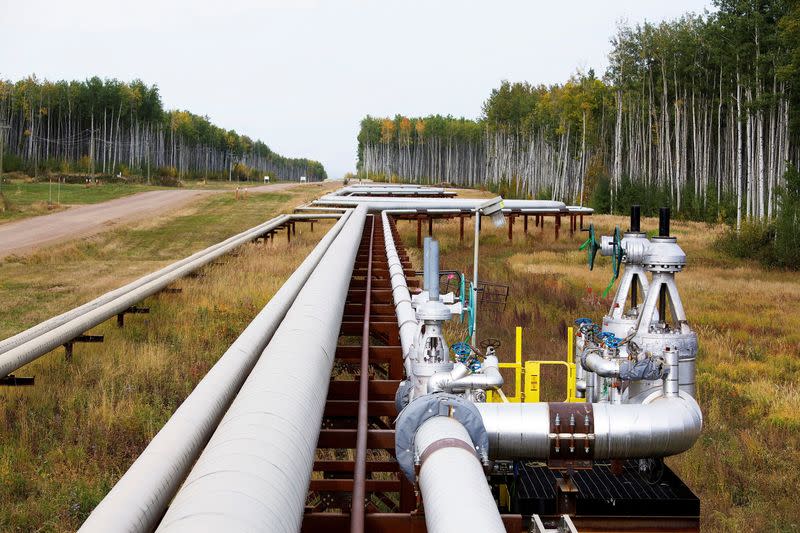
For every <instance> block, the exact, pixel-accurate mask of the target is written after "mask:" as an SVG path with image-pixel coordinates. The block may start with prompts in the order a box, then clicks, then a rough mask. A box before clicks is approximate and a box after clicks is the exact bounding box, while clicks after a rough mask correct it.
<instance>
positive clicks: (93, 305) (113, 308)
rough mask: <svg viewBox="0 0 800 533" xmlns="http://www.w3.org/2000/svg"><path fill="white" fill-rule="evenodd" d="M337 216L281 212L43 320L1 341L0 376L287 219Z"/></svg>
mask: <svg viewBox="0 0 800 533" xmlns="http://www.w3.org/2000/svg"><path fill="white" fill-rule="evenodd" d="M339 216H341V215H302V214H301V215H281V216H279V217H276V218H274V219H272V220H270V221H268V222H266V223H264V224H261V225H259V226H256V228H253V229H252V230H248V231H246V232H243V233H240V234H238V235H235V236H234V237H231V238H230V239H227V240H226V241H223V243H220V244H219V245H214V246H212V247H210V248H207V249H206V250H204V251H202V252H198V253H196V254H194V255H192V256H190V257H189V258H187V259H184V260H181V261H178V262H177V263H175V264H173V265H170V266H168V267H165V268H164V269H161V270H159V271H158V272H155V273H153V274H150V275H147V276H144V277H143V278H141V279H139V280H137V281H134V282H132V283H129V284H128V285H125V286H124V287H121V288H119V289H116V290H114V291H111V292H109V293H106V294H105V295H103V296H100V297H99V298H96V299H95V300H92V301H91V302H88V303H86V304H84V305H82V306H80V307H78V308H76V309H73V310H71V311H68V312H66V313H64V314H62V315H59V316H57V317H54V318H52V319H50V320H47V321H45V322H43V323H41V324H39V325H37V326H34V327H33V328H30V329H28V330H26V331H23V332H21V333H19V334H17V335H15V336H13V337H10V338H9V339H6V341H4V347H5V349H6V351H5V352H4V353H1V354H0V376H6V375H8V374H10V373H12V372H14V371H15V370H17V369H19V368H20V367H22V366H24V365H26V364H28V363H30V362H31V361H33V360H35V359H37V358H38V357H41V356H42V355H44V354H46V353H48V352H49V351H51V350H53V349H54V348H57V347H58V346H61V345H62V344H64V343H66V342H68V341H70V340H72V339H74V338H75V337H77V336H78V335H81V334H83V333H85V332H86V331H88V330H89V329H91V328H93V327H95V326H97V325H98V324H100V323H102V322H104V321H106V320H108V319H109V318H111V317H113V316H114V315H116V314H118V313H121V312H123V311H125V310H126V309H128V308H130V307H131V306H132V305H134V304H136V303H138V302H140V301H142V300H144V299H145V298H147V297H148V296H152V295H153V294H155V293H157V292H159V291H160V290H162V289H164V288H165V287H166V286H168V285H169V284H170V283H172V282H174V281H175V280H178V279H180V278H182V277H184V276H186V275H187V274H189V273H190V272H193V271H195V270H197V269H199V268H201V267H203V266H205V265H207V264H209V263H210V262H212V261H214V260H215V259H217V258H218V257H220V256H222V255H224V254H226V253H228V252H230V251H231V250H233V249H234V248H236V247H238V246H241V245H242V244H245V243H247V242H249V241H251V240H253V239H254V238H256V237H257V236H259V235H262V234H264V233H266V232H268V231H270V230H273V229H275V228H277V227H278V226H281V225H282V224H285V223H286V222H289V221H291V220H304V219H318V218H338V217H339Z"/></svg>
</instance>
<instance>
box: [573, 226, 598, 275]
mask: <svg viewBox="0 0 800 533" xmlns="http://www.w3.org/2000/svg"><path fill="white" fill-rule="evenodd" d="M599 249H600V244H599V243H598V242H597V238H596V237H595V232H594V224H589V238H588V239H586V242H584V243H583V244H581V246H580V248H578V250H586V255H587V262H588V263H589V270H594V258H595V256H596V255H597V251H598V250H599Z"/></svg>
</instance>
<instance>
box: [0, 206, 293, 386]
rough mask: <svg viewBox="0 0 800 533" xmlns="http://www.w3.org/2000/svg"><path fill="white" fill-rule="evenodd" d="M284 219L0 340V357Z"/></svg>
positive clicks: (245, 233)
mask: <svg viewBox="0 0 800 533" xmlns="http://www.w3.org/2000/svg"><path fill="white" fill-rule="evenodd" d="M286 218H287V215H280V216H278V217H275V218H273V219H272V220H268V221H267V222H265V223H263V224H260V225H259V226H256V227H255V228H251V229H249V230H247V231H244V232H242V233H239V234H238V235H234V236H233V237H230V238H228V239H226V240H224V241H222V242H220V243H217V244H215V245H213V246H209V247H208V248H206V249H205V250H200V251H199V252H197V253H195V254H192V255H190V256H189V257H187V258H185V259H182V260H180V261H177V262H175V263H172V264H171V265H167V266H165V267H164V268H162V269H160V270H157V271H156V272H153V273H152V274H148V275H146V276H143V277H141V278H139V279H137V280H135V281H132V282H130V283H128V284H127V285H124V286H122V287H120V288H118V289H115V290H113V291H110V292H107V293H105V294H103V295H102V296H99V297H97V298H95V299H94V300H92V301H90V302H87V303H85V304H83V305H81V306H79V307H76V308H74V309H71V310H69V311H67V312H66V313H63V314H60V315H58V316H55V317H53V318H50V319H48V320H45V321H44V322H41V323H39V324H37V325H35V326H33V327H31V328H29V329H26V330H25V331H22V332H20V333H17V334H16V335H14V336H12V337H9V338H7V339H5V340H2V341H0V354H2V353H5V352H7V351H9V350H10V349H12V348H16V347H17V346H20V345H21V344H24V343H26V342H28V341H30V340H31V339H34V338H36V337H38V336H40V335H42V334H44V333H46V332H48V331H50V330H52V329H55V328H57V327H58V326H60V325H62V324H65V323H66V322H69V321H70V320H72V319H74V318H76V317H79V316H81V315H83V314H85V313H87V312H89V311H92V310H93V309H96V308H98V307H100V306H101V305H103V304H105V303H108V302H110V301H112V300H114V299H115V298H119V297H120V296H122V295H124V294H127V293H128V292H130V291H132V290H134V289H136V288H138V287H141V286H142V285H144V284H146V283H148V282H150V281H153V280H155V279H159V278H161V277H163V276H165V275H167V274H169V273H170V272H172V271H174V270H175V269H177V268H180V267H181V266H183V265H185V264H187V263H191V262H192V261H194V260H196V259H198V258H201V257H204V256H206V255H209V254H213V253H214V252H215V251H217V250H219V249H220V248H222V247H226V246H227V245H229V244H231V243H233V242H234V241H238V240H239V239H242V238H243V237H244V236H245V235H250V234H252V233H255V232H259V231H260V232H262V233H263V232H266V231H269V229H271V228H272V227H273V226H276V225H280V224H282V223H283V222H285V221H286ZM252 238H253V237H249V239H252ZM228 250H229V249H226V251H223V252H221V253H219V254H214V255H213V256H212V259H214V258H216V257H219V256H220V255H223V254H224V253H227V251H228ZM4 375H5V374H4Z"/></svg>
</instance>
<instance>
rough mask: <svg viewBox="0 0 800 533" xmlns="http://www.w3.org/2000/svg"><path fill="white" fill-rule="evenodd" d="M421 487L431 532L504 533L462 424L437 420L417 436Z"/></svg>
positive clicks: (426, 424) (438, 417) (426, 523)
mask: <svg viewBox="0 0 800 533" xmlns="http://www.w3.org/2000/svg"><path fill="white" fill-rule="evenodd" d="M414 446H415V448H416V450H415V451H416V455H417V457H419V458H420V467H419V476H418V480H419V488H420V492H421V493H422V498H423V501H424V503H425V525H426V526H427V529H428V532H429V533H449V532H452V531H481V532H498V533H500V532H505V530H506V529H505V527H504V526H503V521H502V519H501V518H500V512H499V511H498V510H497V504H496V503H495V501H494V497H493V496H492V492H491V490H490V489H489V485H488V484H487V483H486V475H485V474H484V472H483V466H482V465H481V462H480V460H479V459H478V456H477V455H476V454H475V446H474V444H473V442H472V439H470V436H469V433H467V430H466V429H464V426H462V425H461V424H460V423H459V422H458V421H457V420H454V419H452V418H448V417H445V416H435V417H433V418H430V419H428V420H427V421H426V422H424V423H423V424H422V425H421V426H420V427H419V429H418V430H417V433H416V436H415V437H414Z"/></svg>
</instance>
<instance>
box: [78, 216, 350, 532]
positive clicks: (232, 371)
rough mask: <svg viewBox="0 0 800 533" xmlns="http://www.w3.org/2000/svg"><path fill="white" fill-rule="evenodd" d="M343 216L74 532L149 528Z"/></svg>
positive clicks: (161, 512)
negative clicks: (77, 530)
mask: <svg viewBox="0 0 800 533" xmlns="http://www.w3.org/2000/svg"><path fill="white" fill-rule="evenodd" d="M349 217H350V212H348V213H345V215H344V216H343V217H342V218H341V219H340V220H339V221H338V222H337V223H336V224H335V225H334V226H333V227H332V228H331V229H330V230H329V231H328V233H327V234H326V235H325V236H324V237H323V238H322V239H321V240H320V242H319V244H317V246H316V247H315V248H314V250H312V251H311V253H310V254H309V255H308V256H307V257H306V259H305V260H304V261H303V262H302V263H301V264H300V266H299V267H298V268H297V270H295V271H294V273H293V274H292V275H291V276H290V277H289V279H288V280H286V282H285V283H284V284H283V286H281V288H280V289H279V290H278V292H277V293H275V295H274V296H273V297H272V299H270V301H269V302H268V303H267V305H266V306H265V307H264V309H262V310H261V312H260V313H259V314H258V315H257V316H256V318H255V319H254V320H253V321H252V322H251V323H250V325H248V326H247V328H246V329H245V330H244V331H243V332H242V334H241V335H240V336H239V338H238V339H236V341H234V343H233V344H232V345H231V347H230V348H228V350H227V351H226V352H225V353H224V354H223V355H222V357H220V359H219V360H218V361H217V363H216V364H215V365H214V366H213V367H212V368H211V370H210V371H209V372H208V374H206V376H205V377H204V378H203V379H202V380H201V381H200V383H198V385H197V387H195V389H194V391H192V393H191V394H190V395H189V396H188V397H187V398H186V400H185V401H184V402H183V403H182V404H181V405H180V407H178V409H177V410H176V411H175V414H173V415H172V417H171V418H170V419H169V420H168V421H167V423H166V424H165V425H164V427H163V428H162V429H161V431H159V432H158V434H157V435H156V436H155V437H154V438H153V440H152V441H150V444H148V446H147V448H145V450H144V451H143V452H142V454H141V455H140V456H139V458H138V459H136V461H135V462H134V463H133V465H131V467H130V468H129V469H128V471H127V472H126V473H125V474H124V475H123V476H122V478H121V479H120V480H119V481H118V482H117V484H116V485H114V488H112V489H111V492H109V493H108V495H107V496H106V497H105V498H104V499H103V500H102V501H101V502H100V504H99V505H98V506H97V507H96V508H95V509H94V511H93V512H92V514H91V515H89V518H88V519H87V520H86V522H85V523H84V524H83V526H82V527H81V529H80V531H82V532H95V531H96V532H98V533H101V532H107V531H115V530H119V531H129V532H134V531H135V532H145V531H152V530H153V528H155V526H156V525H157V523H158V520H159V519H160V518H161V517H162V516H163V514H164V510H165V509H166V508H167V505H168V504H169V502H170V500H171V499H172V497H173V496H174V495H175V492H176V491H177V490H178V487H179V486H180V484H181V483H182V482H183V480H184V479H185V478H186V475H187V474H188V473H189V468H190V467H191V465H192V464H193V463H194V461H195V460H196V459H197V457H198V455H200V452H201V451H202V449H203V446H204V445H205V444H206V442H208V439H209V437H210V436H211V433H212V432H213V431H214V429H215V428H216V426H217V424H218V423H219V421H220V419H221V418H222V415H223V414H224V413H225V410H227V408H228V406H230V404H231V401H232V400H233V397H234V396H235V395H236V393H237V392H238V391H239V389H240V388H241V386H242V383H243V382H244V380H245V378H246V377H247V375H248V374H249V373H250V371H251V370H252V369H253V365H255V363H256V360H257V358H258V356H259V355H261V353H262V351H263V350H264V348H265V347H266V345H267V343H268V342H269V340H270V339H271V338H272V335H273V333H274V332H275V330H276V329H277V328H278V325H279V324H280V322H281V320H282V319H283V317H284V316H285V315H286V312H287V311H288V310H289V307H290V306H291V305H292V303H293V302H294V301H295V298H296V297H297V295H298V293H299V292H300V290H301V289H302V287H303V285H304V284H305V283H306V281H307V280H308V278H309V276H310V275H311V273H312V272H313V271H314V269H315V268H316V267H317V265H318V264H319V263H320V260H321V259H322V257H323V256H324V255H325V253H326V252H327V250H328V248H329V247H330V246H331V243H332V242H333V240H334V239H335V238H336V237H337V236H338V235H339V233H340V232H341V230H342V228H343V227H344V225H345V223H346V222H347V220H348V218H349Z"/></svg>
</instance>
